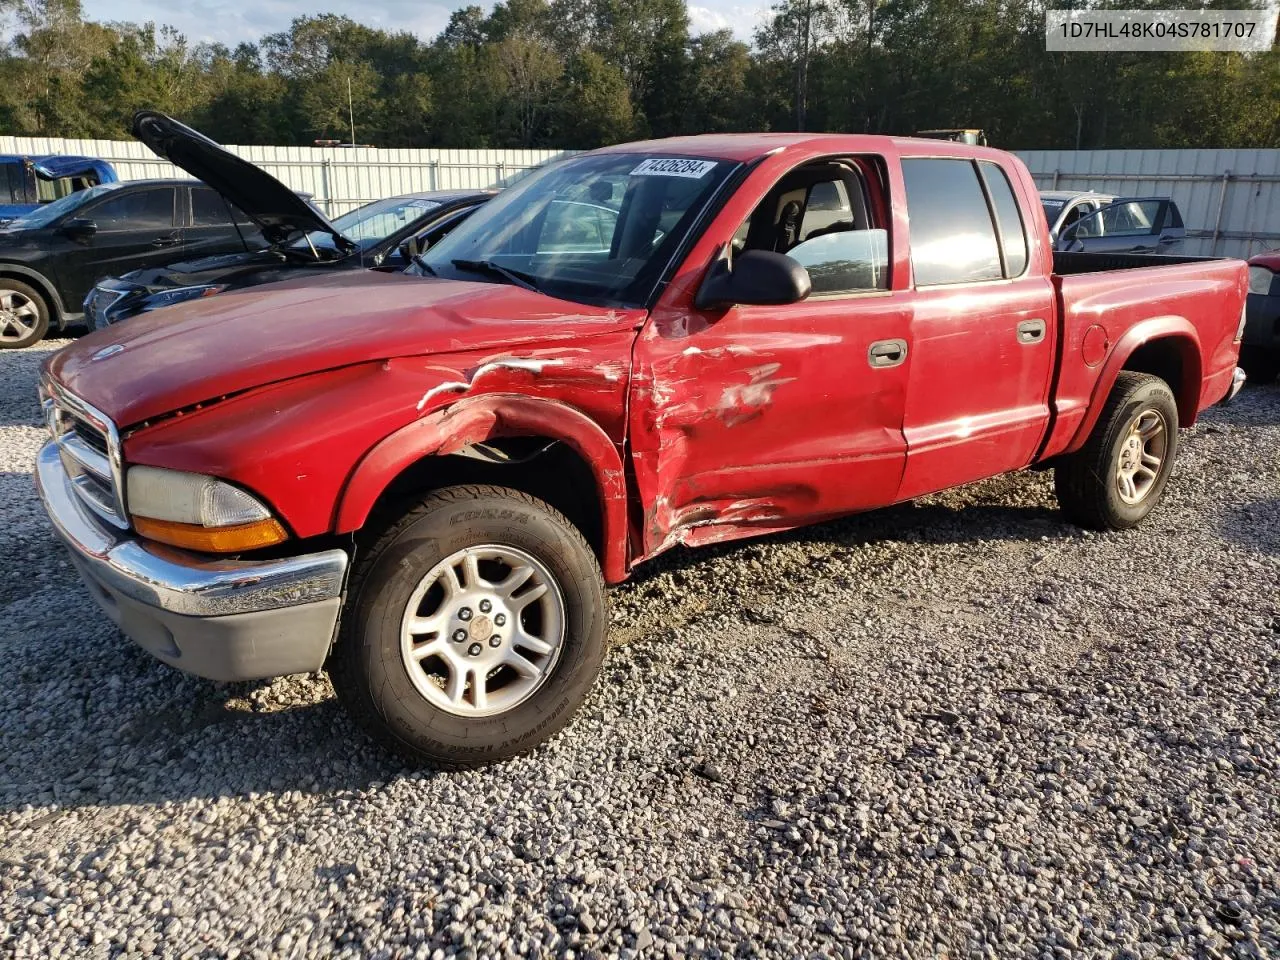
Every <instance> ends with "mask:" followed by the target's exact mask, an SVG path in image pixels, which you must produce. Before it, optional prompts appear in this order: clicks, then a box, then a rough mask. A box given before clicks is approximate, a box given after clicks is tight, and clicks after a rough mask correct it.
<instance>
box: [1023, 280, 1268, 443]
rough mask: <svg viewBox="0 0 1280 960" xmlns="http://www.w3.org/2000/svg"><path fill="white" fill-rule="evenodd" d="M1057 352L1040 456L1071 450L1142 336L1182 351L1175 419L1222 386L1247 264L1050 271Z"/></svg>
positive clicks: (1234, 355)
mask: <svg viewBox="0 0 1280 960" xmlns="http://www.w3.org/2000/svg"><path fill="white" fill-rule="evenodd" d="M1054 285H1055V287H1056V288H1057V291H1058V303H1059V311H1060V315H1061V331H1062V333H1061V341H1060V344H1061V356H1060V358H1059V363H1058V373H1057V378H1056V379H1057V382H1056V385H1055V396H1054V419H1053V425H1052V427H1051V430H1050V434H1049V437H1048V439H1047V441H1046V443H1045V447H1044V450H1043V452H1042V454H1041V458H1042V459H1044V458H1048V457H1051V456H1055V455H1057V454H1060V453H1069V452H1072V451H1074V450H1077V449H1079V448H1080V447H1081V446H1082V445H1083V444H1084V441H1085V438H1086V437H1087V436H1088V433H1089V431H1090V430H1091V429H1092V427H1093V424H1094V422H1096V420H1097V416H1098V414H1099V413H1100V412H1101V409H1102V405H1103V403H1104V402H1105V400H1106V397H1107V394H1108V393H1109V392H1110V390H1111V388H1112V386H1113V385H1114V383H1115V380H1116V377H1117V376H1118V375H1119V373H1120V371H1121V370H1123V369H1124V368H1125V363H1126V361H1127V360H1129V358H1131V357H1132V356H1133V353H1134V352H1135V351H1136V350H1138V349H1139V348H1140V347H1142V346H1143V345H1144V344H1148V343H1151V342H1153V341H1156V340H1161V339H1166V338H1168V339H1171V340H1173V341H1174V342H1175V343H1176V344H1177V346H1178V347H1179V349H1180V351H1181V355H1182V357H1183V358H1184V360H1183V365H1182V366H1183V370H1182V377H1181V382H1180V383H1175V384H1171V386H1172V388H1173V390H1174V393H1175V395H1176V396H1177V398H1178V414H1179V419H1180V420H1181V423H1182V426H1190V425H1191V424H1192V423H1194V422H1195V419H1196V416H1197V415H1198V414H1199V412H1200V411H1201V410H1203V409H1204V408H1205V407H1207V406H1209V405H1211V404H1213V403H1216V402H1217V401H1218V400H1220V399H1222V397H1223V396H1224V395H1225V394H1226V392H1227V389H1228V388H1229V387H1230V383H1231V375H1232V372H1233V371H1234V369H1235V366H1236V362H1237V359H1238V357H1239V352H1240V344H1239V342H1238V341H1236V340H1235V334H1236V329H1237V327H1238V325H1239V322H1240V315H1241V311H1242V310H1243V309H1244V302H1245V295H1246V292H1247V285H1248V271H1247V270H1246V268H1245V264H1244V263H1243V262H1242V261H1239V260H1208V261H1204V262H1201V263H1179V264H1171V265H1169V266H1153V267H1141V268H1136V269H1128V270H1110V271H1103V272H1097V273H1078V274H1071V275H1067V276H1059V275H1055V276H1054Z"/></svg>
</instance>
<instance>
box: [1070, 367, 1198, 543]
mask: <svg viewBox="0 0 1280 960" xmlns="http://www.w3.org/2000/svg"><path fill="white" fill-rule="evenodd" d="M1177 450H1178V405H1177V403H1176V402H1175V400H1174V397H1173V391H1171V390H1170V389H1169V385H1168V384H1167V383H1165V382H1164V381H1163V380H1161V379H1160V378H1159V377H1153V376H1151V375H1150V374H1146V373H1132V372H1129V371H1125V372H1123V373H1121V374H1120V376H1119V377H1117V378H1116V384H1115V386H1114V387H1113V388H1112V390H1111V395H1110V396H1109V397H1108V398H1107V403H1106V406H1105V407H1104V408H1103V411H1102V415H1101V416H1100V417H1099V418H1098V422H1097V424H1095V425H1094V428H1093V432H1092V433H1090V434H1089V439H1088V440H1086V441H1085V445H1084V446H1083V447H1082V448H1081V449H1080V450H1079V451H1078V452H1076V453H1074V454H1071V455H1069V456H1067V457H1064V458H1062V460H1061V461H1059V463H1058V465H1057V466H1056V468H1055V469H1054V490H1055V492H1056V493H1057V495H1058V503H1059V504H1060V505H1061V507H1062V512H1063V513H1064V514H1066V516H1067V518H1068V519H1069V520H1071V521H1072V522H1073V523H1078V524H1080V525H1081V526H1083V527H1090V528H1092V529H1094V530H1125V529H1128V528H1129V527H1132V526H1135V525H1136V524H1138V523H1139V522H1140V521H1141V520H1142V519H1143V518H1144V517H1145V516H1146V515H1147V514H1148V513H1150V512H1151V511H1152V509H1154V508H1155V505H1156V504H1157V503H1159V501H1160V497H1161V495H1162V494H1163V493H1164V486H1165V483H1166V482H1167V481H1168V479H1169V473H1170V472H1171V471H1172V470H1173V459H1174V456H1175V455H1176V454H1177Z"/></svg>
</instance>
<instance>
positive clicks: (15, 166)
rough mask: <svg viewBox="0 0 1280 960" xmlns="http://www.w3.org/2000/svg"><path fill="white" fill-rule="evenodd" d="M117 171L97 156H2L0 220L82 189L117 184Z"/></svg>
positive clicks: (24, 213) (24, 212)
mask: <svg viewBox="0 0 1280 960" xmlns="http://www.w3.org/2000/svg"><path fill="white" fill-rule="evenodd" d="M116 179H117V178H116V171H115V168H114V167H112V166H111V164H109V163H107V161H105V160H98V159H96V158H94V157H64V156H56V155H53V156H45V157H27V156H22V155H19V154H12V153H10V154H5V155H3V156H0V187H2V189H0V223H6V222H8V221H10V220H13V219H15V218H17V217H22V216H26V215H27V214H28V213H31V212H32V211H34V210H37V209H39V207H40V205H41V204H42V203H52V202H53V201H54V200H60V199H62V198H63V197H65V196H67V195H68V194H72V193H75V192H76V191H78V190H87V189H88V188H89V187H96V186H98V184H101V183H115V182H116Z"/></svg>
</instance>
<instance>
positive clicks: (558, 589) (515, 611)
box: [329, 486, 608, 767]
mask: <svg viewBox="0 0 1280 960" xmlns="http://www.w3.org/2000/svg"><path fill="white" fill-rule="evenodd" d="M607 622H608V618H607V608H606V603H605V592H604V583H603V579H602V577H601V575H600V569H599V566H598V565H597V563H596V559H595V555H594V554H593V553H592V551H591V548H590V547H589V546H588V545H587V543H586V541H585V540H584V539H583V538H582V535H581V534H580V533H579V532H578V530H577V529H576V528H575V527H574V526H573V525H572V524H571V523H570V522H569V521H568V520H567V519H565V517H564V516H562V515H561V514H560V513H559V512H557V511H556V510H554V509H553V508H551V507H550V506H548V505H547V504H545V503H543V502H542V501H540V500H536V499H534V498H533V497H530V496H528V495H527V494H524V493H520V492H519V491H516V490H510V489H507V488H503V487H492V486H459V487H449V488H446V489H444V490H440V491H437V492H436V493H433V494H431V495H430V496H429V497H427V498H426V499H425V500H424V501H423V502H422V503H421V504H420V505H419V506H418V507H416V508H415V509H413V510H412V511H410V512H409V513H408V514H407V515H406V516H405V517H404V518H403V519H401V520H400V521H399V522H397V523H396V524H394V525H393V526H392V527H391V528H390V529H388V530H387V531H386V532H385V533H384V534H383V535H382V536H381V537H380V538H379V540H378V542H377V544H375V545H374V547H373V548H372V550H371V551H370V553H369V555H368V556H367V558H366V559H365V560H364V561H363V562H362V563H361V564H360V566H359V568H358V570H357V572H356V574H355V576H354V577H353V581H352V586H351V590H350V592H349V599H348V606H347V609H346V610H345V611H344V616H343V625H342V631H341V635H340V636H339V639H338V643H337V645H336V647H335V649H334V653H333V656H332V658H331V661H330V664H329V670H330V674H331V676H332V679H333V684H334V688H335V689H336V690H337V692H338V697H339V699H340V700H341V701H342V702H343V704H344V705H345V706H346V707H347V709H348V710H349V711H350V712H351V714H352V716H353V717H354V718H355V719H356V720H357V721H358V722H359V723H360V724H361V725H362V726H364V727H365V729H367V730H368V731H369V732H370V733H371V734H373V735H374V736H375V737H376V738H377V739H378V740H379V741H381V742H382V743H384V744H385V745H386V746H388V747H390V748H391V749H393V750H395V751H397V752H398V753H400V754H401V755H403V756H405V757H406V758H408V759H409V760H411V761H413V762H417V763H424V762H425V763H431V764H434V765H438V766H447V767H462V766H477V765H480V764H484V763H490V762H492V761H495V760H502V759H505V758H507V757H511V756H515V755H516V754H520V753H524V752H526V751H528V750H530V749H532V748H533V747H535V746H537V745H538V744H540V743H542V742H543V741H545V740H547V739H548V738H550V737H551V736H552V735H554V734H555V733H556V732H558V731H559V730H560V729H561V728H562V727H564V725H565V724H566V723H568V721H569V720H570V718H571V717H572V716H573V714H574V713H575V712H576V711H577V710H578V708H579V707H580V706H581V705H582V701H583V700H584V699H585V698H586V696H587V693H588V692H589V691H590V689H591V687H592V685H593V683H594V682H595V679H596V676H597V675H598V674H599V672H600V666H601V663H602V661H603V658H604V639H605V630H606V625H607Z"/></svg>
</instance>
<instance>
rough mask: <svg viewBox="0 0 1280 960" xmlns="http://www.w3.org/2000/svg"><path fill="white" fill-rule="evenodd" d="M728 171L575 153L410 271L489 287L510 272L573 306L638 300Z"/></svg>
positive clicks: (704, 164) (713, 164) (648, 157)
mask: <svg viewBox="0 0 1280 960" xmlns="http://www.w3.org/2000/svg"><path fill="white" fill-rule="evenodd" d="M735 166H736V164H735V163H732V162H729V161H722V160H706V159H696V158H687V157H673V156H671V155H669V154H652V153H601V154H587V155H585V156H580V157H574V158H572V159H570V160H565V161H563V162H561V163H557V164H553V165H551V166H548V167H546V168H545V169H543V170H541V171H538V172H537V173H535V174H532V175H531V176H529V177H527V178H526V179H524V180H522V181H520V182H519V183H518V184H516V185H515V186H512V187H508V188H507V189H506V190H504V191H503V192H502V193H500V194H499V195H498V196H497V197H495V198H494V199H493V200H490V201H489V202H488V203H487V204H485V205H484V206H483V207H482V208H481V209H480V210H479V211H477V212H476V213H475V214H474V215H473V216H472V217H470V218H469V219H468V220H467V221H466V222H465V223H463V224H462V225H461V226H459V227H458V228H457V229H456V230H454V231H453V232H452V233H450V234H449V235H448V236H447V237H445V238H444V239H443V240H441V241H440V242H439V243H437V244H436V245H435V246H434V247H432V248H431V250H430V251H429V252H427V253H425V254H423V255H422V256H421V257H420V258H419V261H418V262H419V264H420V268H419V270H418V271H417V272H420V273H428V274H433V275H435V276H440V277H449V278H451V279H458V280H488V281H491V282H515V280H513V276H512V275H515V276H516V277H517V278H518V279H520V280H521V281H523V282H524V283H526V284H528V285H530V286H534V287H536V288H537V289H538V290H541V291H543V292H545V293H548V294H551V295H553V296H559V297H564V298H566V299H570V300H583V301H588V302H606V303H629V304H638V303H643V302H644V301H645V300H646V299H647V297H648V294H649V292H650V290H651V289H652V287H653V284H654V283H655V282H656V281H657V279H658V276H659V274H660V273H661V271H662V269H663V268H664V267H665V265H666V263H667V261H668V260H669V259H670V258H671V255H672V254H673V253H674V251H675V250H676V248H677V247H678V246H679V244H680V243H681V241H682V240H683V239H684V237H685V236H686V235H687V234H688V232H689V230H690V228H691V227H692V226H693V223H694V221H695V219H696V218H697V216H698V214H699V213H700V212H701V210H702V208H703V207H704V206H705V205H706V203H707V201H708V200H709V199H710V197H711V195H712V194H713V193H714V192H715V190H716V188H717V187H718V186H719V185H720V184H721V183H723V182H724V179H725V177H726V176H727V175H728V174H729V172H730V171H731V170H732V169H733V168H734V167H735ZM495 268H496V269H495Z"/></svg>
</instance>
